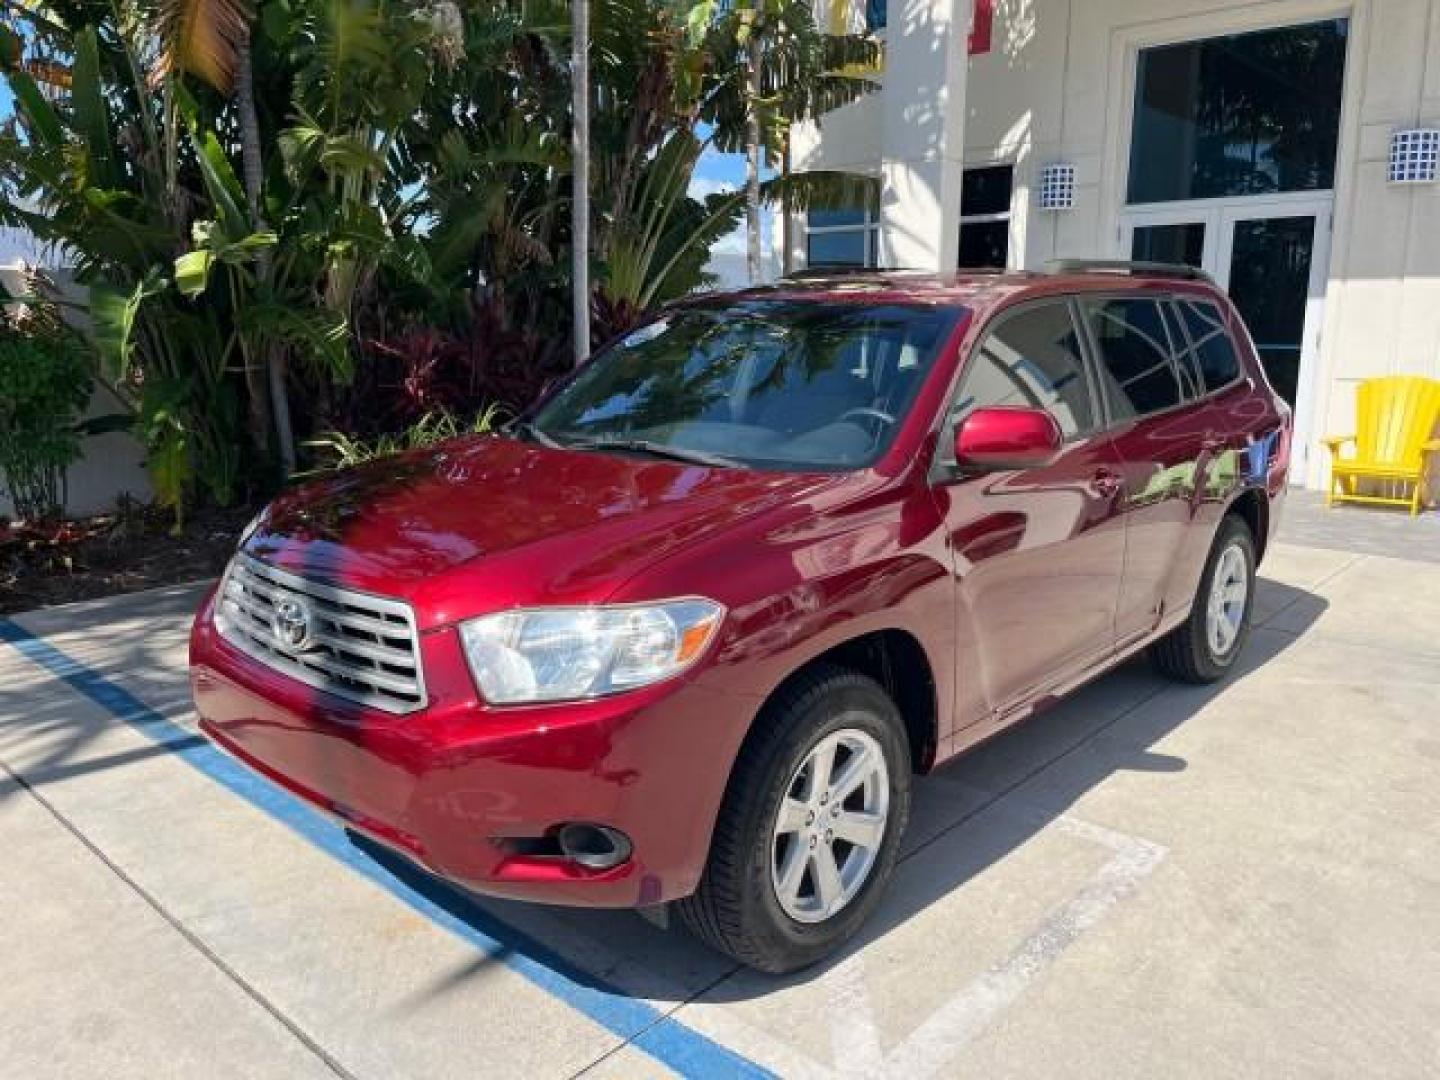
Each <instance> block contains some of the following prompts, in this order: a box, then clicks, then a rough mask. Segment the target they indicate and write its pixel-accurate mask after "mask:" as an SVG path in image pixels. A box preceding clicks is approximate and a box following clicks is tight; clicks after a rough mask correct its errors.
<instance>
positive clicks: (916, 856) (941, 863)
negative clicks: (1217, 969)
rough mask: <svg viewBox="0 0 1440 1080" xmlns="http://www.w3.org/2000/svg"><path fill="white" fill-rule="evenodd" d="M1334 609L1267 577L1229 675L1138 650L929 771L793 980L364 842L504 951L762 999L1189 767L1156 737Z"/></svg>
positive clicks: (635, 987)
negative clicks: (882, 860)
mask: <svg viewBox="0 0 1440 1080" xmlns="http://www.w3.org/2000/svg"><path fill="white" fill-rule="evenodd" d="M1326 606H1327V605H1326V602H1325V601H1324V600H1323V599H1321V598H1320V597H1318V596H1315V595H1314V594H1312V593H1310V592H1307V591H1304V590H1301V589H1296V588H1293V587H1291V586H1288V585H1283V584H1280V583H1278V582H1275V581H1271V580H1262V581H1261V582H1260V589H1259V595H1258V597H1257V609H1256V620H1257V625H1256V627H1255V629H1254V632H1253V633H1252V635H1251V638H1250V641H1249V643H1248V645H1247V648H1246V651H1245V653H1244V655H1243V656H1242V658H1241V661H1240V664H1239V666H1238V668H1237V670H1236V671H1235V672H1233V673H1232V674H1231V675H1230V676H1229V677H1227V678H1226V679H1225V680H1224V681H1222V682H1220V683H1218V684H1216V685H1213V686H1185V685H1179V684H1176V683H1172V682H1169V681H1167V680H1165V679H1163V678H1162V677H1161V676H1160V675H1158V674H1157V673H1155V672H1154V671H1153V670H1152V669H1151V668H1150V665H1149V663H1148V661H1147V660H1145V659H1144V658H1139V659H1136V660H1132V661H1130V662H1128V663H1126V664H1124V665H1122V666H1121V667H1120V668H1118V669H1117V670H1115V671H1113V672H1111V673H1109V674H1107V675H1105V676H1103V677H1102V678H1100V679H1098V680H1096V681H1095V682H1094V683H1092V684H1090V685H1089V686H1087V687H1085V688H1083V689H1082V690H1080V691H1079V692H1078V693H1076V694H1074V695H1072V696H1071V697H1069V698H1067V699H1065V700H1063V701H1061V702H1059V703H1057V704H1056V705H1055V706H1054V707H1052V708H1050V709H1048V710H1047V711H1045V712H1043V713H1041V714H1039V715H1038V716H1036V717H1034V718H1033V719H1031V720H1030V721H1028V722H1026V723H1024V724H1022V725H1020V726H1018V727H1016V728H1013V729H1011V730H1010V731H1007V732H1005V733H1003V734H1001V735H999V736H997V737H996V738H994V739H992V740H990V741H989V742H987V743H985V744H984V745H982V746H979V747H977V748H975V749H974V750H972V751H971V752H969V753H968V754H965V755H963V756H962V757H961V758H959V759H958V760H956V761H953V762H951V763H948V764H947V765H945V766H943V767H942V768H940V769H938V770H937V771H936V772H935V773H934V774H932V775H931V776H928V777H924V778H922V779H920V780H919V781H918V782H917V784H916V787H915V799H914V807H913V810H912V816H911V824H910V829H909V832H908V833H907V840H906V843H905V846H904V848H903V849H902V854H901V863H900V866H899V867H898V868H897V873H896V878H895V880H894V881H893V882H892V887H891V888H890V890H889V892H888V894H887V895H886V897H885V898H884V900H883V901H882V903H881V904H880V907H879V908H878V910H877V911H876V912H875V914H874V916H873V917H872V918H871V919H870V921H869V922H868V923H867V925H866V926H865V927H864V928H863V929H862V930H861V932H860V934H859V935H858V936H857V938H856V940H855V941H854V942H852V943H851V944H850V945H849V946H848V947H847V948H846V949H845V950H844V951H842V953H841V954H840V955H838V956H836V957H835V958H833V959H832V960H830V961H828V962H826V963H824V964H821V965H818V966H816V967H814V968H811V969H809V970H807V971H804V972H800V973H798V974H796V975H792V976H788V977H785V978H775V977H770V976H762V975H758V974H756V973H753V972H749V971H745V970H743V969H740V968H737V967H736V965H735V964H734V963H733V962H732V961H729V960H728V959H726V958H724V957H721V956H719V955H717V954H715V953H712V952H710V951H709V950H707V949H705V948H704V947H703V946H701V945H700V944H699V943H698V942H696V941H694V940H692V939H690V938H689V937H688V936H687V935H684V934H683V933H680V932H679V931H678V929H672V930H670V931H666V930H662V929H660V928H659V927H657V926H655V925H652V924H651V923H649V922H647V921H646V920H644V919H641V918H640V917H638V916H637V915H635V914H634V913H631V912H615V911H596V910H587V909H566V908H542V907H538V906H536V905H529V904H520V903H511V902H507V901H497V900H490V899H483V898H476V897H473V896H471V895H469V894H467V893H465V892H464V891H463V890H460V889H458V888H456V887H455V886H453V885H450V884H448V883H446V882H443V881H441V880H439V879H437V878H435V877H433V876H431V875H430V874H428V873H427V872H426V871H424V870H422V869H420V868H419V867H417V866H415V865H414V864H412V863H410V862H409V861H408V860H406V859H404V858H403V857H400V856H397V855H395V854H393V853H391V852H389V851H387V850H385V849H383V848H381V847H379V846H378V845H376V844H373V843H371V842H369V841H366V840H364V839H363V838H360V837H352V839H353V840H354V841H355V842H356V843H357V844H359V845H361V846H362V847H363V848H364V850H366V851H367V852H368V853H370V854H371V855H372V856H373V857H374V858H375V859H376V860H377V861H378V862H380V863H381V864H382V865H383V866H384V867H385V868H386V869H388V871H389V872H390V873H392V874H394V875H396V876H397V877H399V878H401V879H403V880H404V881H405V882H406V884H408V885H410V886H411V887H413V888H416V889H418V890H420V891H422V892H424V893H425V894H426V895H427V896H429V897H430V898H431V899H432V900H434V901H435V902H437V903H439V904H441V905H442V906H443V907H445V908H446V909H447V910H448V911H450V912H451V913H452V914H453V915H455V916H457V917H459V918H461V919H464V920H465V921H466V922H468V923H470V924H471V925H472V926H473V927H475V928H476V929H478V930H480V931H481V932H483V933H484V934H486V935H488V936H489V937H491V938H493V939H494V940H495V941H496V942H497V943H498V944H499V946H500V947H501V948H503V949H505V950H507V951H512V950H513V951H514V952H517V953H521V954H523V955H524V956H526V957H528V958H529V959H530V960H532V961H535V962H539V963H543V964H545V965H547V966H550V967H552V968H553V969H554V970H556V971H558V972H561V973H563V974H564V975H565V976H566V977H568V978H570V979H572V980H574V981H576V982H579V983H581V984H583V985H587V986H591V987H594V988H596V989H599V990H603V991H608V992H612V993H620V994H625V995H631V996H635V997H640V998H645V999H647V1000H651V1001H660V1002H666V1001H671V1002H683V1001H688V1000H691V999H692V998H694V997H695V996H696V995H697V994H701V993H703V994H704V996H705V999H706V1000H707V1001H720V1002H723V1001H742V1000H751V999H755V998H761V997H764V996H766V995H768V994H770V993H773V992H777V991H779V990H783V989H785V988H786V987H789V986H793V985H796V984H799V983H806V982H809V981H812V980H817V979H820V978H822V977H823V976H824V975H825V973H826V972H827V971H829V970H831V969H833V968H834V967H836V966H837V965H839V964H841V963H843V962H845V960H846V959H847V958H848V957H850V956H853V955H854V954H855V953H857V952H859V951H861V950H864V949H865V948H867V946H869V945H871V944H872V943H874V942H876V941H877V940H879V939H881V938H883V937H884V936H885V935H887V934H888V933H890V932H891V931H893V930H895V929H896V928H897V927H899V926H901V925H902V924H904V923H907V922H908V921H910V920H912V919H916V918H921V917H924V914H925V912H926V911H927V909H929V908H931V907H933V906H934V905H936V904H937V903H940V902H941V901H943V900H945V899H946V898H947V897H948V896H950V895H951V894H953V893H954V892H955V891H956V890H958V889H961V888H962V887H964V886H965V884H966V883H967V882H969V881H971V880H972V879H974V878H975V877H976V876H977V875H980V874H981V873H983V872H984V871H986V870H987V869H989V868H990V867H993V866H995V865H996V864H999V863H1001V862H1003V861H1004V860H1005V859H1006V858H1007V857H1008V856H1010V855H1011V854H1012V853H1013V852H1015V851H1016V850H1017V849H1018V848H1020V847H1021V846H1022V845H1024V844H1026V843H1027V842H1028V841H1029V840H1030V839H1031V838H1033V837H1035V836H1036V835H1037V834H1038V833H1040V832H1042V831H1043V830H1045V829H1047V828H1048V827H1050V826H1051V825H1052V824H1053V823H1054V822H1056V821H1057V820H1058V819H1060V818H1061V817H1062V816H1064V815H1066V814H1067V812H1068V810H1069V809H1070V807H1072V806H1073V805H1074V804H1075V803H1076V802H1077V801H1078V800H1080V799H1081V798H1082V797H1083V796H1085V795H1086V794H1087V793H1088V792H1090V791H1091V790H1093V789H1094V788H1096V787H1097V786H1099V785H1101V784H1103V783H1105V782H1106V781H1107V780H1108V779H1110V778H1111V777H1113V776H1115V775H1117V774H1120V773H1124V772H1134V771H1142V772H1150V773H1157V774H1165V773H1179V772H1182V771H1184V770H1185V769H1186V768H1187V762H1186V761H1184V760H1183V759H1181V758H1178V757H1175V756H1173V755H1170V754H1165V753H1163V752H1158V751H1156V750H1154V749H1153V747H1154V746H1155V745H1156V744H1157V743H1159V742H1160V741H1161V740H1163V739H1164V738H1165V737H1166V736H1167V735H1168V734H1170V733H1171V732H1172V731H1174V730H1175V729H1176V728H1178V727H1180V726H1181V725H1183V724H1185V723H1186V722H1187V721H1189V720H1190V719H1191V718H1192V717H1194V716H1195V715H1196V714H1197V713H1199V712H1200V711H1201V710H1203V709H1204V708H1206V707H1207V706H1209V705H1210V704H1211V703H1213V702H1214V701H1216V700H1217V699H1219V698H1220V697H1222V696H1223V695H1224V694H1226V693H1227V692H1228V691H1230V690H1231V688H1233V687H1234V686H1236V684H1237V683H1239V682H1241V681H1243V680H1245V679H1248V678H1251V677H1252V676H1253V675H1254V674H1255V673H1256V672H1257V671H1259V670H1260V669H1262V668H1264V667H1265V666H1266V665H1267V664H1269V663H1271V662H1272V661H1273V660H1274V659H1275V658H1276V657H1277V656H1279V655H1280V654H1281V653H1283V652H1284V651H1285V650H1286V649H1287V648H1289V647H1290V646H1291V645H1293V644H1294V643H1295V642H1296V641H1297V640H1299V639H1300V637H1301V636H1303V633H1304V628H1301V629H1299V631H1298V632H1297V631H1296V629H1295V628H1294V627H1293V626H1292V627H1291V629H1289V630H1286V631H1280V630H1272V629H1266V627H1265V623H1266V622H1268V621H1269V620H1271V619H1273V618H1274V616H1275V615H1277V614H1278V613H1279V612H1281V611H1290V610H1291V609H1294V610H1295V611H1300V612H1304V613H1305V616H1306V622H1305V628H1308V626H1309V625H1310V624H1311V623H1312V622H1313V621H1314V620H1315V619H1317V618H1318V617H1319V616H1320V615H1321V614H1322V613H1323V611H1324V610H1325V608H1326ZM942 844H943V848H942ZM942 850H943V858H942V857H941V854H942ZM914 871H918V872H914ZM488 966H489V963H488V962H485V963H479V964H477V965H473V966H467V967H466V968H464V969H461V970H458V971H454V972H447V973H444V974H442V975H440V976H439V977H437V979H436V980H435V982H434V983H433V984H431V985H430V986H427V987H417V988H416V990H415V993H414V995H413V997H412V1003H415V1004H418V1003H420V1002H423V1001H424V1000H426V999H429V998H433V997H436V996H440V995H443V994H445V993H446V992H448V991H449V990H451V989H453V988H455V987H456V986H459V985H461V984H463V983H464V981H465V979H466V977H467V972H469V973H478V971H480V970H481V969H483V968H486V967H488Z"/></svg>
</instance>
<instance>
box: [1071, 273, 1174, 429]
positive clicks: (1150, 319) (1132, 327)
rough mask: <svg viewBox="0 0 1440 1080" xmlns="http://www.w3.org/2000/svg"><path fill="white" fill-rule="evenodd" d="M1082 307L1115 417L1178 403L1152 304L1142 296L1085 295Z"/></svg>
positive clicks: (1164, 336)
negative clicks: (1107, 297)
mask: <svg viewBox="0 0 1440 1080" xmlns="http://www.w3.org/2000/svg"><path fill="white" fill-rule="evenodd" d="M1085 311H1086V317H1087V318H1088V319H1089V320H1090V330H1091V333H1093V334H1094V336H1095V344H1096V345H1097V346H1099V349H1100V366H1101V373H1100V374H1101V377H1102V378H1103V379H1104V381H1105V383H1106V385H1107V388H1108V391H1109V395H1110V401H1111V405H1112V407H1113V408H1114V410H1115V418H1116V419H1117V420H1126V419H1129V418H1131V417H1135V416H1145V415H1147V414H1149V413H1154V412H1159V411H1161V410H1162V409H1168V408H1170V407H1172V406H1174V405H1178V404H1180V401H1181V394H1180V381H1179V378H1178V376H1177V375H1176V373H1175V365H1174V363H1173V362H1172V360H1171V356H1170V339H1169V337H1168V336H1167V334H1166V332H1165V323H1164V321H1163V319H1162V317H1161V315H1160V305H1159V304H1158V303H1156V302H1155V301H1154V300H1148V299H1145V298H1142V297H1119V298H1116V299H1113V300H1090V301H1086V303H1085Z"/></svg>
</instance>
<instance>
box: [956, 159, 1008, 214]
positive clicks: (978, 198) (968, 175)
mask: <svg viewBox="0 0 1440 1080" xmlns="http://www.w3.org/2000/svg"><path fill="white" fill-rule="evenodd" d="M1014 180H1015V169H1014V167H1013V166H1010V165H994V166H991V167H990V168H985V169H966V170H965V174H964V176H963V178H962V179H961V189H960V213H961V214H962V215H969V214H1008V213H1009V212H1010V192H1011V189H1012V187H1013V185H1014Z"/></svg>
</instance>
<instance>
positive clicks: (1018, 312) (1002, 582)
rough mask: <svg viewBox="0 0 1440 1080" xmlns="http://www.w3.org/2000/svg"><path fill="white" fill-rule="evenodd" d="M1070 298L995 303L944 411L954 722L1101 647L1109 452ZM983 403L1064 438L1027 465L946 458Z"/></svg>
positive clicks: (1042, 682) (1113, 525) (1113, 472)
mask: <svg viewBox="0 0 1440 1080" xmlns="http://www.w3.org/2000/svg"><path fill="white" fill-rule="evenodd" d="M1076 315H1077V312H1076V309H1075V306H1074V303H1073V301H1071V300H1068V299H1066V298H1063V297H1062V298H1057V299H1046V300H1042V301H1036V302H1033V303H1027V304H1023V305H1019V306H1017V307H1015V308H1012V309H1010V310H1009V311H1007V312H1004V313H1002V314H1001V315H999V316H998V317H997V318H996V320H995V321H994V323H992V324H991V326H990V327H988V328H987V329H986V331H985V333H984V336H983V337H982V338H981V339H980V342H979V344H978V345H977V346H976V347H975V349H974V350H973V351H972V353H971V355H970V356H969V358H968V360H967V362H966V364H965V368H964V372H963V374H962V375H961V378H960V381H959V384H958V386H957V388H956V392H955V394H954V396H953V397H952V400H951V404H950V406H949V408H948V410H947V412H946V418H945V421H944V424H943V427H942V430H941V437H940V439H941V441H940V451H939V454H938V466H937V483H936V487H935V491H936V496H937V498H938V499H939V500H940V503H941V506H942V508H943V510H944V513H945V515H946V526H947V530H948V535H949V539H950V545H951V548H952V552H953V557H954V567H955V575H956V581H957V595H958V598H959V604H958V608H959V615H958V625H957V634H958V639H959V656H958V660H959V664H960V670H961V672H962V675H961V678H960V680H959V683H960V691H959V692H960V695H961V699H960V700H959V701H958V702H957V710H956V716H957V722H958V724H959V725H961V726H963V725H967V724H971V723H975V722H977V721H979V720H982V719H984V718H985V717H986V716H987V715H992V714H995V713H1002V712H1008V711H1009V710H1010V709H1011V708H1013V707H1015V706H1017V705H1019V704H1022V703H1024V702H1027V701H1030V700H1032V699H1034V698H1035V697H1037V696H1039V695H1041V694H1042V693H1043V692H1044V691H1046V690H1047V689H1048V688H1050V687H1054V686H1058V685H1060V684H1062V683H1064V682H1066V681H1067V679H1071V678H1073V676H1074V675H1075V673H1076V672H1078V671H1082V670H1084V669H1085V668H1087V667H1088V666H1090V665H1093V664H1095V663H1097V662H1099V661H1100V660H1101V659H1103V658H1105V657H1107V656H1108V655H1109V653H1110V651H1111V649H1112V647H1113V645H1114V619H1115V604H1116V598H1117V596H1118V594H1119V587H1120V573H1121V568H1122V566H1123V561H1124V551H1125V526H1124V521H1123V518H1122V517H1121V514H1120V479H1121V477H1120V468H1121V467H1120V462H1119V458H1118V456H1117V454H1116V451H1115V447H1114V445H1113V443H1112V442H1111V440H1110V439H1109V438H1108V437H1107V436H1106V435H1105V433H1104V417H1103V414H1102V412H1101V409H1100V401H1099V397H1098V394H1097V393H1096V389H1095V385H1094V378H1093V376H1092V374H1091V372H1090V371H1089V368H1088V366H1087V363H1086V360H1085V353H1084V348H1083V346H1082V344H1081V335H1080V329H1079V325H1078V323H1077V322H1076V321H1075V320H1076ZM984 407H1002V408H1021V407H1025V408H1043V409H1045V410H1047V411H1048V412H1049V413H1050V414H1051V415H1052V416H1053V417H1055V420H1056V422H1057V423H1058V424H1059V425H1060V430H1061V432H1062V433H1063V435H1064V438H1065V445H1064V450H1063V452H1062V453H1061V455H1060V456H1059V458H1058V459H1057V460H1056V461H1054V462H1052V463H1051V464H1050V465H1047V466H1046V467H1044V468H1040V469H1027V470H1002V471H997V472H986V473H982V474H979V475H966V474H964V473H957V472H956V471H955V469H954V457H953V453H954V430H955V428H956V426H957V425H958V424H959V423H960V422H962V421H963V420H964V419H965V417H967V416H968V415H969V414H970V413H971V412H972V411H974V410H975V409H977V408H984Z"/></svg>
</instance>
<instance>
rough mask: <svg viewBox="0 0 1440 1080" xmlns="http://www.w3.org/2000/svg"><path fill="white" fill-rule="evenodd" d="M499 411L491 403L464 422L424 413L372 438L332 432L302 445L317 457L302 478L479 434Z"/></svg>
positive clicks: (489, 426)
mask: <svg viewBox="0 0 1440 1080" xmlns="http://www.w3.org/2000/svg"><path fill="white" fill-rule="evenodd" d="M502 412H503V410H502V409H501V407H500V406H499V405H497V404H494V403H492V404H490V405H487V406H486V407H485V408H484V409H482V410H481V411H480V412H479V413H477V414H476V415H475V417H474V418H473V419H471V420H468V421H467V420H463V419H460V418H458V417H456V416H454V415H453V414H451V413H448V412H445V411H443V410H442V411H439V412H428V413H426V414H425V415H424V416H422V417H421V418H420V419H419V420H417V421H415V423H413V424H411V425H410V426H409V427H407V428H406V429H405V430H403V431H399V432H395V433H394V434H389V435H381V436H378V437H377V438H374V439H362V438H358V437H356V436H354V435H347V434H345V433H344V432H342V431H332V432H329V433H327V434H325V435H322V436H320V437H319V438H317V439H311V440H309V441H308V442H306V443H305V446H306V447H308V448H309V449H310V450H313V451H316V452H317V453H318V455H319V460H318V461H317V467H316V468H315V469H314V470H313V471H312V473H310V474H306V475H313V473H321V472H331V471H333V470H335V469H348V468H350V467H351V466H354V465H363V464H364V463H365V462H367V461H374V460H375V459H377V458H384V457H390V456H391V455H393V454H401V453H404V452H405V451H406V450H420V449H423V448H425V447H427V446H434V445H435V444H436V443H442V442H444V441H445V440H446V439H454V438H458V437H459V436H461V435H479V434H482V433H484V432H487V431H489V430H491V429H492V428H493V427H494V426H495V424H496V423H497V421H499V420H500V418H501V414H502Z"/></svg>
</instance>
